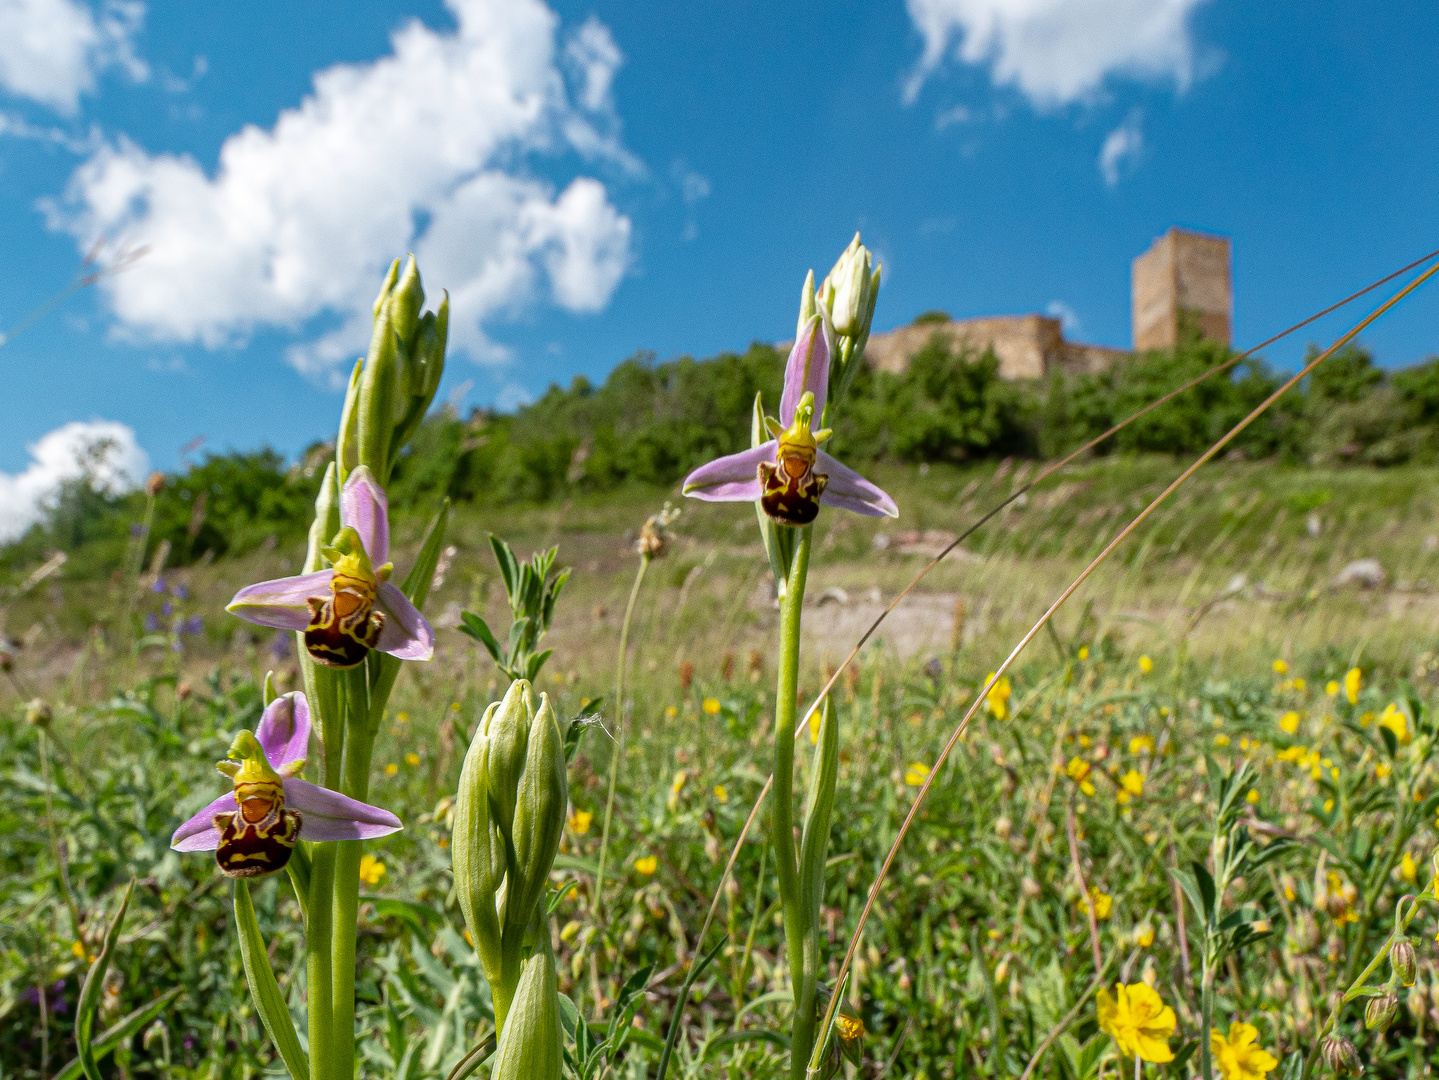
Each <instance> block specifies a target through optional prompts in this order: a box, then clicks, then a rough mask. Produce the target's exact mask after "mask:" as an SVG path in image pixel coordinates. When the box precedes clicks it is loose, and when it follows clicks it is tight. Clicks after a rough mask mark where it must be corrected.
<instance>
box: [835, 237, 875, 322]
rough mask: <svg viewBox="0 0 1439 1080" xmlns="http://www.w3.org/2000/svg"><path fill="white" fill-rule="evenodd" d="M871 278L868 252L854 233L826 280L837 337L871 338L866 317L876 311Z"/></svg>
mask: <svg viewBox="0 0 1439 1080" xmlns="http://www.w3.org/2000/svg"><path fill="white" fill-rule="evenodd" d="M871 278H872V269H871V265H870V254H869V249H868V248H867V247H865V246H864V245H863V244H861V243H860V242H859V233H855V234H854V239H853V240H851V241H850V242H849V247H847V248H845V249H844V254H843V255H841V256H840V257H839V261H837V262H836V263H835V264H834V269H832V270H831V271H830V272H829V277H828V278H827V279H826V285H827V288H826V289H825V292H826V294H827V296H828V300H829V309H830V318H831V319H832V320H833V322H834V330H835V333H836V334H842V335H844V336H845V337H848V338H851V339H858V338H861V337H866V336H868V333H869V325H868V323H867V322H866V316H867V315H869V314H870V313H871V312H872V311H873V307H872V305H871V304H870V300H869V289H870V283H871Z"/></svg>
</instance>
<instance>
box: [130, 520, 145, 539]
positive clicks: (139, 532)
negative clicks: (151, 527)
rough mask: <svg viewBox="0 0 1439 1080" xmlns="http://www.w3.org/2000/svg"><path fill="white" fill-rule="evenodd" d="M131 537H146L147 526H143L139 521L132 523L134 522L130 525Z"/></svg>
mask: <svg viewBox="0 0 1439 1080" xmlns="http://www.w3.org/2000/svg"><path fill="white" fill-rule="evenodd" d="M130 535H131V536H144V535H145V526H143V525H141V524H140V523H139V522H138V521H132V522H131V523H130Z"/></svg>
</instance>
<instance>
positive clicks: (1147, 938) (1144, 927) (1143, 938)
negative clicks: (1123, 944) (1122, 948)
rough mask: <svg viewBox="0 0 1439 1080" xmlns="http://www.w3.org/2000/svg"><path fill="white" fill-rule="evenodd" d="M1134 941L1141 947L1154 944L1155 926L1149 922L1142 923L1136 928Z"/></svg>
mask: <svg viewBox="0 0 1439 1080" xmlns="http://www.w3.org/2000/svg"><path fill="white" fill-rule="evenodd" d="M1134 943H1135V944H1136V945H1138V946H1139V947H1140V948H1141V949H1147V948H1149V946H1151V945H1153V944H1154V927H1153V926H1151V925H1150V924H1149V923H1147V922H1143V923H1140V924H1139V925H1138V926H1136V927H1135V928H1134Z"/></svg>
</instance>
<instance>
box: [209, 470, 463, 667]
mask: <svg viewBox="0 0 1439 1080" xmlns="http://www.w3.org/2000/svg"><path fill="white" fill-rule="evenodd" d="M340 525H341V526H342V527H341V530H340V534H339V536H337V537H336V538H335V541H334V545H333V546H332V547H328V548H324V549H322V550H323V551H324V554H325V556H326V557H327V558H328V559H329V560H330V562H331V567H330V569H328V570H319V571H316V572H315V573H312V574H300V575H298V576H296V577H287V578H277V579H275V580H274V581H262V582H260V583H259V584H258V585H247V586H246V587H245V588H243V589H241V590H240V591H239V592H237V593H236V594H235V598H234V599H233V600H231V601H230V603H229V605H228V606H227V607H226V610H227V611H229V612H232V613H233V614H235V615H238V616H239V617H240V618H242V619H244V620H246V621H247V622H252V623H257V624H258V625H260V626H273V627H275V628H277V629H280V630H296V631H301V632H303V633H304V635H305V647H306V649H307V650H308V651H309V653H310V656H311V657H312V658H313V659H314V660H315V662H316V663H320V664H324V665H326V666H328V667H337V668H347V667H354V666H356V665H357V664H360V663H362V662H363V661H364V659H365V657H366V656H367V655H369V652H370V650H371V649H377V650H379V651H380V652H384V653H389V654H390V655H391V656H397V657H399V658H400V659H401V660H429V659H430V658H431V657H433V656H434V654H435V632H434V630H433V629H431V627H430V624H429V622H428V621H426V619H425V617H424V616H423V615H422V614H420V610H419V608H417V607H415V605H414V604H412V603H411V602H410V599H409V597H407V596H406V595H405V594H404V593H403V592H401V591H400V588H399V587H398V586H397V585H394V584H393V583H392V582H391V581H390V580H389V578H390V571H391V566H390V563H389V558H390V515H389V500H388V499H387V498H386V496H385V491H384V489H383V488H382V487H380V485H379V483H378V482H377V481H376V480H375V477H374V475H373V474H372V473H371V472H370V470H369V469H367V468H365V467H364V466H363V465H362V466H360V467H359V468H357V469H355V470H354V471H353V472H351V473H350V476H349V479H348V480H346V481H345V487H344V490H343V491H341V492H340Z"/></svg>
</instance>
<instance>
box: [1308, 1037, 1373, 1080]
mask: <svg viewBox="0 0 1439 1080" xmlns="http://www.w3.org/2000/svg"><path fill="white" fill-rule="evenodd" d="M1319 1054H1320V1056H1321V1057H1322V1058H1323V1059H1324V1064H1325V1065H1327V1066H1329V1068H1330V1070H1331V1071H1332V1072H1335V1073H1337V1074H1339V1075H1340V1076H1361V1075H1363V1073H1364V1066H1363V1065H1362V1064H1361V1063H1360V1061H1359V1051H1358V1050H1356V1049H1354V1044H1353V1043H1352V1042H1350V1041H1349V1040H1348V1039H1345V1038H1335V1037H1334V1036H1332V1035H1331V1036H1329V1037H1328V1038H1326V1039H1325V1040H1324V1044H1323V1046H1322V1047H1321V1048H1320V1051H1319Z"/></svg>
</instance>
